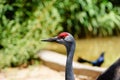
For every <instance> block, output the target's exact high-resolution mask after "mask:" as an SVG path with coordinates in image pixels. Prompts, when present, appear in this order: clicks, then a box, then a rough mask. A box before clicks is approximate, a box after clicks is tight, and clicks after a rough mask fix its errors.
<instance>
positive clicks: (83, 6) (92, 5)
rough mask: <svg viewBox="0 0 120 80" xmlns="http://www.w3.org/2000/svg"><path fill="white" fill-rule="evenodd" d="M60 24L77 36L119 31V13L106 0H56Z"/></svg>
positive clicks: (109, 34)
mask: <svg viewBox="0 0 120 80" xmlns="http://www.w3.org/2000/svg"><path fill="white" fill-rule="evenodd" d="M55 6H56V7H57V8H58V10H59V13H60V15H61V17H62V23H61V24H62V26H63V28H64V30H65V31H69V32H71V33H72V34H74V35H79V37H81V36H82V37H87V36H111V35H114V34H116V35H118V34H119V33H120V23H119V22H120V15H119V14H118V13H117V12H116V11H115V8H114V7H113V5H112V3H111V2H109V1H108V0H73V1H71V0H64V1H60V0H57V1H56V4H55Z"/></svg>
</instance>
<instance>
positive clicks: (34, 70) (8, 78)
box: [0, 65, 92, 80]
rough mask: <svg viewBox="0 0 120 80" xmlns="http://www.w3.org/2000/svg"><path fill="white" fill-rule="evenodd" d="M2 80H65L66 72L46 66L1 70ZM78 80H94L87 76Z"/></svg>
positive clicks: (79, 77)
mask: <svg viewBox="0 0 120 80" xmlns="http://www.w3.org/2000/svg"><path fill="white" fill-rule="evenodd" d="M0 80H65V79H64V72H58V71H55V70H52V69H50V68H49V67H46V66H44V65H39V66H30V67H28V68H7V69H4V70H1V72H0ZM76 80H92V79H90V78H89V79H88V77H85V76H77V78H76Z"/></svg>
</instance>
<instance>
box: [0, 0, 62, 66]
mask: <svg viewBox="0 0 120 80" xmlns="http://www.w3.org/2000/svg"><path fill="white" fill-rule="evenodd" d="M53 3H54V1H43V2H41V1H39V0H31V1H29V0H3V1H0V21H1V22H0V46H1V49H0V68H4V67H8V66H20V65H22V64H28V62H29V61H32V60H36V59H38V56H37V55H36V54H35V53H36V52H37V51H38V50H39V49H41V48H42V47H43V46H44V45H43V44H42V43H41V41H40V40H41V39H43V38H45V37H47V36H49V35H55V34H57V33H58V32H59V31H61V30H62V28H61V27H60V25H59V22H60V20H61V19H60V16H59V13H58V11H57V9H56V8H55V7H53ZM53 32H54V33H53Z"/></svg>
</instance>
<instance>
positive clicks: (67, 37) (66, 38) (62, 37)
mask: <svg viewBox="0 0 120 80" xmlns="http://www.w3.org/2000/svg"><path fill="white" fill-rule="evenodd" d="M42 41H45V42H57V43H60V44H66V43H72V42H74V38H73V36H72V35H71V34H70V33H68V32H62V33H60V34H59V35H58V36H56V37H52V38H49V39H44V40H42Z"/></svg>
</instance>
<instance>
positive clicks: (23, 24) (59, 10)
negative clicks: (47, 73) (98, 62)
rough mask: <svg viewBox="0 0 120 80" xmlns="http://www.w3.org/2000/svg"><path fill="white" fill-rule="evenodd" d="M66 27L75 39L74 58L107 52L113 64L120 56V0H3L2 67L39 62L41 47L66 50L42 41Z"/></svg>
mask: <svg viewBox="0 0 120 80" xmlns="http://www.w3.org/2000/svg"><path fill="white" fill-rule="evenodd" d="M63 31H67V32H70V33H71V34H72V35H73V36H74V37H75V39H76V45H77V46H76V51H75V56H74V60H75V61H76V60H77V59H78V57H82V58H85V59H87V60H95V59H97V58H98V57H99V55H100V54H101V52H105V62H104V63H103V65H102V67H108V66H110V65H111V64H112V63H113V62H114V61H115V60H116V59H117V58H119V56H120V0H0V69H2V68H6V67H17V66H23V67H26V66H28V65H34V64H39V63H40V60H39V57H38V55H37V54H36V53H37V52H38V51H39V50H42V49H48V50H52V51H56V52H60V53H62V54H65V53H66V52H65V48H64V46H62V45H59V44H52V47H51V44H50V43H43V42H41V41H40V40H41V39H44V38H49V37H52V36H56V35H57V34H58V33H60V32H63ZM65 55H66V54H65Z"/></svg>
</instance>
